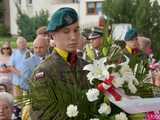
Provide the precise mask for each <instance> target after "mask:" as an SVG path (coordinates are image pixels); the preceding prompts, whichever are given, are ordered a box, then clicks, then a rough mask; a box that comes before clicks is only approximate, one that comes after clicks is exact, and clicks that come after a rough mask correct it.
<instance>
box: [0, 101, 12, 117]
mask: <svg viewBox="0 0 160 120" xmlns="http://www.w3.org/2000/svg"><path fill="white" fill-rule="evenodd" d="M11 113H12V109H11V106H10V105H8V104H7V102H5V101H1V100H0V120H11Z"/></svg>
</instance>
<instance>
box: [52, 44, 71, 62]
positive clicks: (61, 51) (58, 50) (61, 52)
mask: <svg viewBox="0 0 160 120" xmlns="http://www.w3.org/2000/svg"><path fill="white" fill-rule="evenodd" d="M54 50H56V52H57V53H58V54H59V55H60V56H61V57H62V58H63V59H64V60H65V61H67V57H68V52H66V51H64V50H62V49H60V48H56V47H55V48H54Z"/></svg>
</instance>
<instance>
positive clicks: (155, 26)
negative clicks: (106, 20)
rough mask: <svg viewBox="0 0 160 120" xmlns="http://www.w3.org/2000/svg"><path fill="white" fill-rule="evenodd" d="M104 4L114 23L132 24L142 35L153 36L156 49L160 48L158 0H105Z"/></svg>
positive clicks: (106, 12) (107, 14)
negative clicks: (152, 0)
mask: <svg viewBox="0 0 160 120" xmlns="http://www.w3.org/2000/svg"><path fill="white" fill-rule="evenodd" d="M103 5H104V6H103V12H104V14H105V15H106V16H107V17H110V18H111V19H113V23H130V24H132V26H133V27H135V28H136V29H137V30H138V32H139V33H140V34H141V35H144V36H146V37H149V38H151V40H152V44H153V45H154V51H157V50H158V49H159V46H160V40H159V39H160V34H159V32H160V16H159V15H160V5H159V4H158V2H157V0H155V1H154V2H150V0H105V1H104V4H103ZM157 57H158V56H157ZM159 57H160V55H159Z"/></svg>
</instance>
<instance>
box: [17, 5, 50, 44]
mask: <svg viewBox="0 0 160 120" xmlns="http://www.w3.org/2000/svg"><path fill="white" fill-rule="evenodd" d="M17 9H18V13H19V15H18V19H17V25H18V28H19V35H21V36H24V37H25V38H26V39H27V40H30V41H31V40H33V39H34V38H35V37H36V30H37V29H38V28H39V27H41V26H46V25H47V24H48V16H49V15H48V11H44V10H41V11H40V12H39V13H36V15H35V16H33V17H29V16H28V15H27V14H25V13H23V12H22V11H21V10H20V9H19V7H17Z"/></svg>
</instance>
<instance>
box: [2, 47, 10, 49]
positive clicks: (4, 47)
mask: <svg viewBox="0 0 160 120" xmlns="http://www.w3.org/2000/svg"><path fill="white" fill-rule="evenodd" d="M2 49H4V50H10V49H11V48H10V47H4V48H2Z"/></svg>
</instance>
